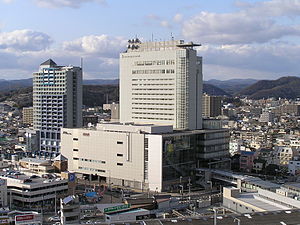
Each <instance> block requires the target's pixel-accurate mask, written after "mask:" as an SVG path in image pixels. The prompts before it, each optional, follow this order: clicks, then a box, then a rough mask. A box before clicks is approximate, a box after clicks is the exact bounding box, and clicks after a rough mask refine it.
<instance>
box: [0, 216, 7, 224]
mask: <svg viewBox="0 0 300 225" xmlns="http://www.w3.org/2000/svg"><path fill="white" fill-rule="evenodd" d="M0 225H9V218H8V217H0Z"/></svg>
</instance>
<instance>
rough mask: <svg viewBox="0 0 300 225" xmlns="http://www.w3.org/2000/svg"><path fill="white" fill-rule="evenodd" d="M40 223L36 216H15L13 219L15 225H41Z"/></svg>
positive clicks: (39, 217)
mask: <svg viewBox="0 0 300 225" xmlns="http://www.w3.org/2000/svg"><path fill="white" fill-rule="evenodd" d="M42 222H43V221H42V217H41V215H38V214H36V215H35V214H27V215H16V217H15V224H16V225H29V224H30V225H41V224H42Z"/></svg>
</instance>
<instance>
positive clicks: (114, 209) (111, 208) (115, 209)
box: [103, 204, 130, 213]
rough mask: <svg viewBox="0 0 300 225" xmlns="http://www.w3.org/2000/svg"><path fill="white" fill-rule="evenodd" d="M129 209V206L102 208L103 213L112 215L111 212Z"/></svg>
mask: <svg viewBox="0 0 300 225" xmlns="http://www.w3.org/2000/svg"><path fill="white" fill-rule="evenodd" d="M129 208H130V204H125V205H117V206H113V207H108V208H104V210H103V212H104V213H112V212H117V211H120V210H124V209H129Z"/></svg>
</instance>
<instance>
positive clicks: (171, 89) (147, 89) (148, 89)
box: [132, 88, 174, 91]
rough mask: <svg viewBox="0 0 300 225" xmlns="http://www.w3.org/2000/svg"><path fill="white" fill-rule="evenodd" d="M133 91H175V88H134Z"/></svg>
mask: <svg viewBox="0 0 300 225" xmlns="http://www.w3.org/2000/svg"><path fill="white" fill-rule="evenodd" d="M132 90H133V91H173V90H174V88H132Z"/></svg>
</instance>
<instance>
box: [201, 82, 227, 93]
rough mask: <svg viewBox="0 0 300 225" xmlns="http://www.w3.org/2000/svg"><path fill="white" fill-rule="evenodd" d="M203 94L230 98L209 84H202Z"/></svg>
mask: <svg viewBox="0 0 300 225" xmlns="http://www.w3.org/2000/svg"><path fill="white" fill-rule="evenodd" d="M203 92H204V93H206V94H208V95H216V96H231V95H230V94H228V93H227V92H225V91H224V90H222V89H221V88H218V87H216V86H214V85H211V84H206V83H204V84H203Z"/></svg>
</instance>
